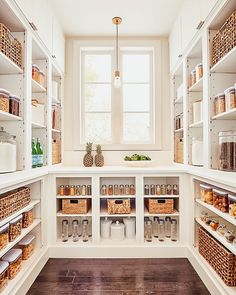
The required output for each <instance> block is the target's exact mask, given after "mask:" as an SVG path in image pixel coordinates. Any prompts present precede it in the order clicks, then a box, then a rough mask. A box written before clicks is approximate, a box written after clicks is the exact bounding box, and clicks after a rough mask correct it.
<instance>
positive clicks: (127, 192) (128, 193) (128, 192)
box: [125, 184, 130, 196]
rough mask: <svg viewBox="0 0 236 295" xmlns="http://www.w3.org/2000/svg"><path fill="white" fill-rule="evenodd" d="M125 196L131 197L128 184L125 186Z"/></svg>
mask: <svg viewBox="0 0 236 295" xmlns="http://www.w3.org/2000/svg"><path fill="white" fill-rule="evenodd" d="M125 195H127V196H128V195H130V188H129V185H128V184H126V185H125Z"/></svg>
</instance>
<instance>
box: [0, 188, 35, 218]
mask: <svg viewBox="0 0 236 295" xmlns="http://www.w3.org/2000/svg"><path fill="white" fill-rule="evenodd" d="M30 200H31V197H30V189H29V188H28V187H23V188H20V189H17V190H14V191H12V192H9V193H7V194H4V195H2V196H1V197H0V220H3V219H4V218H6V217H8V216H10V215H12V214H13V213H15V212H17V211H19V210H20V209H22V208H24V207H25V206H27V205H28V204H29V203H30Z"/></svg>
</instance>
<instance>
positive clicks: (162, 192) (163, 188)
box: [161, 184, 166, 195]
mask: <svg viewBox="0 0 236 295" xmlns="http://www.w3.org/2000/svg"><path fill="white" fill-rule="evenodd" d="M161 195H166V185H165V184H162V185H161Z"/></svg>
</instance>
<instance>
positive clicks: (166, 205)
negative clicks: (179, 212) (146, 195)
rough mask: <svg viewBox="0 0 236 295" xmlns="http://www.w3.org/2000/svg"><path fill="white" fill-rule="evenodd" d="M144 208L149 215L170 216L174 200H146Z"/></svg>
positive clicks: (172, 211)
mask: <svg viewBox="0 0 236 295" xmlns="http://www.w3.org/2000/svg"><path fill="white" fill-rule="evenodd" d="M146 207H147V209H148V212H149V213H151V214H172V213H174V212H175V210H174V199H171V198H170V199H154V198H150V199H147V200H146Z"/></svg>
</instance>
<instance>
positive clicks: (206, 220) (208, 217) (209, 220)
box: [205, 216, 214, 226]
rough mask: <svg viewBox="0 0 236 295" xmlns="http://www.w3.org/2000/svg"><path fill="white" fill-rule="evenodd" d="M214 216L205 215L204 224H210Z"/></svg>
mask: <svg viewBox="0 0 236 295" xmlns="http://www.w3.org/2000/svg"><path fill="white" fill-rule="evenodd" d="M213 219H214V218H213V217H211V216H206V219H205V224H206V225H208V226H210V224H211V221H212V220H213Z"/></svg>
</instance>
